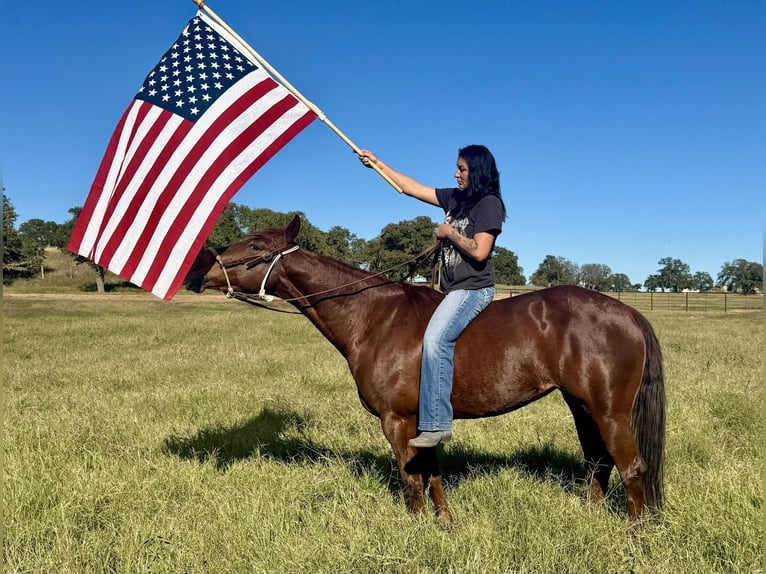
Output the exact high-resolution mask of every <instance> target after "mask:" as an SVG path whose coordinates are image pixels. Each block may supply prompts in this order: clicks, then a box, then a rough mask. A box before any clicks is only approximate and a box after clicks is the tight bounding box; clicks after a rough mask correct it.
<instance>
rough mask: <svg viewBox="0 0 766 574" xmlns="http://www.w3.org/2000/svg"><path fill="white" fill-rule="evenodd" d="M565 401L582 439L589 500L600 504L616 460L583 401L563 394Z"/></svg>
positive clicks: (578, 434)
mask: <svg viewBox="0 0 766 574" xmlns="http://www.w3.org/2000/svg"><path fill="white" fill-rule="evenodd" d="M563 395H564V400H565V401H566V403H567V405H569V409H570V410H571V411H572V416H573V417H574V422H575V427H576V428H577V436H578V438H579V439H580V445H581V446H582V451H583V455H585V465H586V467H587V469H588V470H587V476H586V478H585V480H586V482H587V483H588V484H589V491H588V500H590V501H591V502H600V501H601V500H603V498H604V496H606V492H607V488H608V486H609V476H610V475H611V474H612V469H613V468H614V460H613V459H612V456H611V455H610V454H609V451H608V450H607V448H606V444H604V439H603V438H601V432H600V431H599V429H598V426H597V425H596V423H595V421H594V420H593V417H591V416H590V414H588V412H587V411H586V410H585V407H584V405H583V403H582V401H580V400H578V399H576V398H574V397H572V396H571V395H567V394H566V393H563Z"/></svg>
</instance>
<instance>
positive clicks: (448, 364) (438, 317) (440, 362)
mask: <svg viewBox="0 0 766 574" xmlns="http://www.w3.org/2000/svg"><path fill="white" fill-rule="evenodd" d="M494 296H495V288H494V287H485V288H483V289H475V290H473V289H472V290H468V289H458V290H456V291H450V292H449V293H447V295H446V296H445V297H444V299H443V300H442V302H441V303H439V306H438V307H437V308H436V311H434V314H433V316H432V317H431V320H430V321H429V322H428V327H426V334H425V336H424V338H423V359H422V362H421V365H420V402H419V403H418V429H419V430H421V431H447V430H452V403H451V402H450V395H451V394H452V373H453V370H454V367H453V362H452V358H453V355H454V354H455V342H456V341H457V338H458V337H459V336H460V333H462V332H463V330H464V329H465V328H466V327H467V326H468V324H469V323H470V322H471V321H473V320H474V319H475V318H476V317H477V316H478V315H479V313H481V312H482V311H483V310H484V309H486V308H487V306H488V305H489V304H490V303H491V302H492V299H493V297H494Z"/></svg>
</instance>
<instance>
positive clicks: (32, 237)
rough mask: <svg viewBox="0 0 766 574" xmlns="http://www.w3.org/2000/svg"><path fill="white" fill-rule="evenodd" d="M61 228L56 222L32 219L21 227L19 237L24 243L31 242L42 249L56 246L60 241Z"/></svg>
mask: <svg viewBox="0 0 766 574" xmlns="http://www.w3.org/2000/svg"><path fill="white" fill-rule="evenodd" d="M59 227H60V226H59V224H58V223H56V222H55V221H43V220H42V219H30V220H29V221H25V222H24V223H22V224H21V225H19V235H21V239H22V240H23V241H29V242H30V243H34V244H36V245H39V246H41V247H48V246H49V245H51V246H54V245H55V244H56V241H57V240H58V235H59Z"/></svg>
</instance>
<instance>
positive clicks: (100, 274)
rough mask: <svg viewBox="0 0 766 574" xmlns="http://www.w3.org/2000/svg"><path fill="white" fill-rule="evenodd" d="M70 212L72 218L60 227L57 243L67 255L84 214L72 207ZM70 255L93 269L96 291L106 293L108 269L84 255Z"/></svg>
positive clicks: (80, 209) (79, 209) (76, 261)
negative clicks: (71, 240) (71, 237)
mask: <svg viewBox="0 0 766 574" xmlns="http://www.w3.org/2000/svg"><path fill="white" fill-rule="evenodd" d="M68 212H69V213H70V214H71V215H72V217H71V219H70V220H69V221H67V222H66V223H62V224H61V226H60V227H59V234H58V236H57V238H56V241H57V242H58V243H59V246H58V247H59V249H60V250H61V251H63V252H65V253H69V252H68V251H67V250H66V244H67V242H68V238H69V237H70V236H71V235H72V231H73V230H74V226H75V224H76V223H77V218H78V217H80V213H82V207H72V208H70V209H69V210H68ZM69 254H70V255H71V256H72V258H73V259H74V262H75V263H76V264H77V265H80V264H81V263H86V264H87V265H88V267H90V268H91V269H93V272H94V273H95V274H96V291H97V292H98V293H105V292H106V288H105V286H104V279H105V277H106V269H104V268H103V267H101V265H98V264H96V263H94V262H93V261H91V260H90V259H88V258H87V257H83V256H82V255H75V254H74V253H69Z"/></svg>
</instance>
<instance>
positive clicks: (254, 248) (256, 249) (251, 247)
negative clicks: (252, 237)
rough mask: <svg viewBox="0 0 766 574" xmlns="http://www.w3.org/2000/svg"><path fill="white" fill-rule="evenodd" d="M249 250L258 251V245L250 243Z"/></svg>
mask: <svg viewBox="0 0 766 574" xmlns="http://www.w3.org/2000/svg"><path fill="white" fill-rule="evenodd" d="M250 251H258V246H256V245H251V246H250Z"/></svg>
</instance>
